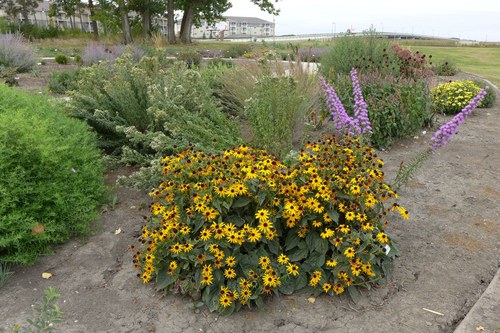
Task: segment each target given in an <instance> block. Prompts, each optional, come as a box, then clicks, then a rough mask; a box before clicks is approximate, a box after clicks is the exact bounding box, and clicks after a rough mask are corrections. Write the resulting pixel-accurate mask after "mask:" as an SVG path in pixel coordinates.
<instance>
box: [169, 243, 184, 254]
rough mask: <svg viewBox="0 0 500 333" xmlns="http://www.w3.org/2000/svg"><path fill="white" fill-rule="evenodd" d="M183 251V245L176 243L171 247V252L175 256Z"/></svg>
mask: <svg viewBox="0 0 500 333" xmlns="http://www.w3.org/2000/svg"><path fill="white" fill-rule="evenodd" d="M183 249H184V246H183V245H182V244H181V243H175V244H174V245H172V246H170V252H172V253H173V254H179V253H181V252H182V250H183Z"/></svg>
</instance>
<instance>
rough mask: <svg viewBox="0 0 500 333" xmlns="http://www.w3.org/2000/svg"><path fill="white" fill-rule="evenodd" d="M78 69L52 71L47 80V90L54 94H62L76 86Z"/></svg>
mask: <svg viewBox="0 0 500 333" xmlns="http://www.w3.org/2000/svg"><path fill="white" fill-rule="evenodd" d="M80 76H81V75H80V70H79V69H75V70H71V71H62V72H53V73H52V76H51V78H50V81H49V91H50V92H53V93H55V94H60V95H64V94H66V93H67V92H68V91H70V90H75V89H77V88H78V80H79V79H80Z"/></svg>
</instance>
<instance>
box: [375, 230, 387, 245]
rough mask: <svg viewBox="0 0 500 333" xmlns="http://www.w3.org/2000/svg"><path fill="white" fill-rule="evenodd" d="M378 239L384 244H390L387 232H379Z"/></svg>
mask: <svg viewBox="0 0 500 333" xmlns="http://www.w3.org/2000/svg"><path fill="white" fill-rule="evenodd" d="M377 239H378V240H379V242H380V243H382V244H387V243H389V237H387V234H386V233H385V232H379V233H378V235H377Z"/></svg>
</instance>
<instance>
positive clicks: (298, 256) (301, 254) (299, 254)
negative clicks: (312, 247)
mask: <svg viewBox="0 0 500 333" xmlns="http://www.w3.org/2000/svg"><path fill="white" fill-rule="evenodd" d="M308 253H309V250H308V249H307V248H302V249H301V248H298V249H295V250H294V251H293V252H292V253H290V255H289V256H288V257H289V258H290V261H292V262H295V261H300V260H302V259H304V258H305V257H307V254H308Z"/></svg>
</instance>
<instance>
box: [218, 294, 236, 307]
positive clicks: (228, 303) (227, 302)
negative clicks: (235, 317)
mask: <svg viewBox="0 0 500 333" xmlns="http://www.w3.org/2000/svg"><path fill="white" fill-rule="evenodd" d="M219 303H220V305H222V306H223V307H225V308H227V307H228V306H231V304H232V303H233V301H232V300H231V298H230V297H229V296H226V295H222V296H221V297H220V298H219Z"/></svg>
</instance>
